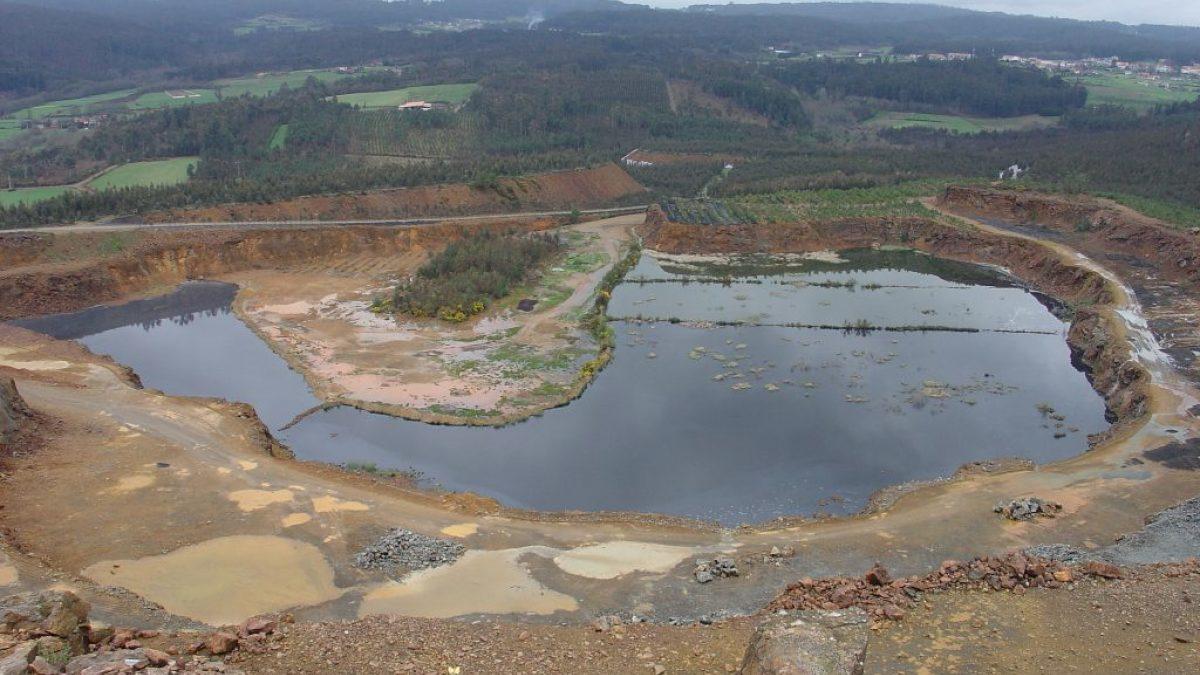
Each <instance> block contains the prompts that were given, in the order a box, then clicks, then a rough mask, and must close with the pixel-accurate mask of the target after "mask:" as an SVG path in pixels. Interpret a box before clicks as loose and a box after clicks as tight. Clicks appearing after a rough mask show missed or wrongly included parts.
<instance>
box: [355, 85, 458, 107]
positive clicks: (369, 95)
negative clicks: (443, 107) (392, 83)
mask: <svg viewBox="0 0 1200 675" xmlns="http://www.w3.org/2000/svg"><path fill="white" fill-rule="evenodd" d="M478 88H479V85H478V84H474V83H469V84H433V85H427V86H421V87H405V88H404V89H392V90H390V91H372V92H366V93H362V94H343V95H341V96H338V97H337V100H338V102H339V103H346V104H348V105H355V106H358V107H360V108H395V107H397V106H400V105H403V104H405V103H409V102H412V101H429V102H431V103H432V102H436V101H441V102H445V103H449V104H451V105H458V104H461V103H465V102H466V101H467V99H469V98H471V95H472V94H474V93H475V90H476V89H478Z"/></svg>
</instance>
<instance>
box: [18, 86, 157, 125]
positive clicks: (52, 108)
mask: <svg viewBox="0 0 1200 675" xmlns="http://www.w3.org/2000/svg"><path fill="white" fill-rule="evenodd" d="M135 91H136V90H135V89H122V90H120V91H110V92H107V93H103V94H95V95H92V96H83V97H80V98H69V99H63V100H61V101H50V102H49V103H42V104H41V105H35V106H33V107H31V108H23V109H21V110H18V111H17V112H15V113H13V114H12V115H10V117H13V118H15V119H40V118H42V117H52V116H54V115H75V114H83V113H86V112H89V111H90V110H91V109H93V108H96V107H100V104H103V103H109V102H112V101H117V100H120V99H123V98H128V97H130V96H132V95H133V94H134V92H135Z"/></svg>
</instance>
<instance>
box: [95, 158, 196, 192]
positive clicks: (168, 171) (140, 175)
mask: <svg viewBox="0 0 1200 675" xmlns="http://www.w3.org/2000/svg"><path fill="white" fill-rule="evenodd" d="M198 161H199V158H198V157H175V158H172V159H161V160H155V161H150V162H133V163H132V164H126V165H124V166H119V167H117V168H115V169H113V170H112V171H109V172H107V173H105V174H104V175H102V176H100V177H98V178H96V179H94V180H92V181H90V182H89V183H88V184H87V185H88V187H90V188H92V189H95V190H107V189H110V188H123V187H142V186H150V185H176V184H178V183H182V182H184V181H186V180H187V179H188V167H189V166H192V165H194V164H196V162H198Z"/></svg>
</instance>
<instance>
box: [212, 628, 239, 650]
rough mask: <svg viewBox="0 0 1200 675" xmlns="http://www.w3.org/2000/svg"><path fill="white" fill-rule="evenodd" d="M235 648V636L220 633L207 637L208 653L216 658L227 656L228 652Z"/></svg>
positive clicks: (236, 641)
mask: <svg viewBox="0 0 1200 675" xmlns="http://www.w3.org/2000/svg"><path fill="white" fill-rule="evenodd" d="M237 646H238V639H237V636H236V635H234V634H232V633H226V632H224V631H221V632H217V633H213V634H212V635H210V636H209V637H208V643H207V647H208V652H209V653H210V654H214V655H216V656H220V655H222V654H228V653H229V652H231V651H233V650H235V649H237Z"/></svg>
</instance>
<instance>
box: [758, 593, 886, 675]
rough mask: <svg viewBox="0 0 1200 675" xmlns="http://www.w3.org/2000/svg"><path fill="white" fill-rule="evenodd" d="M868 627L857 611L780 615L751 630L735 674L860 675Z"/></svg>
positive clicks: (864, 614)
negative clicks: (752, 634) (743, 657)
mask: <svg viewBox="0 0 1200 675" xmlns="http://www.w3.org/2000/svg"><path fill="white" fill-rule="evenodd" d="M868 625H869V620H868V618H867V615H866V613H865V612H863V611H862V610H861V609H853V608H852V609H847V610H840V611H807V612H797V613H789V612H780V613H779V614H778V615H776V616H774V617H772V618H771V619H769V620H767V621H766V622H765V623H763V624H762V625H761V626H759V627H758V629H757V630H756V631H755V633H754V639H753V640H752V641H751V642H750V646H749V647H748V648H747V649H746V657H745V659H744V660H743V661H742V669H741V673H742V675H792V674H795V673H830V674H835V673H836V674H838V675H841V674H845V675H852V674H858V673H862V672H863V661H864V660H865V659H866V656H867V636H868V634H869V630H868Z"/></svg>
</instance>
